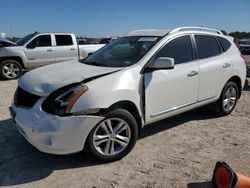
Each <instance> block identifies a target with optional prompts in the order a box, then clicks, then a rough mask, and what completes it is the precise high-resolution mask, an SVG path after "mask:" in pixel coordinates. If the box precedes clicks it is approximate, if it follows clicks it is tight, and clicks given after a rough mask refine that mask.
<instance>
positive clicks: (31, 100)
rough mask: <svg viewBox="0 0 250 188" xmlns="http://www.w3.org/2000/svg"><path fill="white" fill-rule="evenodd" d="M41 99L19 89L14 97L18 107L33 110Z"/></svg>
mask: <svg viewBox="0 0 250 188" xmlns="http://www.w3.org/2000/svg"><path fill="white" fill-rule="evenodd" d="M38 99H40V96H37V95H34V94H32V93H29V92H27V91H25V90H23V89H22V88H21V87H18V88H17V90H16V93H15V97H14V103H15V105H16V106H20V107H25V108H31V107H33V106H34V105H35V103H36V102H37V101H38Z"/></svg>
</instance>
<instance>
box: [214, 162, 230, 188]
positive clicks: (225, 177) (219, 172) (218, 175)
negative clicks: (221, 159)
mask: <svg viewBox="0 0 250 188" xmlns="http://www.w3.org/2000/svg"><path fill="white" fill-rule="evenodd" d="M215 182H216V186H217V187H218V188H228V187H229V184H230V176H229V174H228V171H227V170H226V169H225V168H223V167H220V168H218V169H216V172H215Z"/></svg>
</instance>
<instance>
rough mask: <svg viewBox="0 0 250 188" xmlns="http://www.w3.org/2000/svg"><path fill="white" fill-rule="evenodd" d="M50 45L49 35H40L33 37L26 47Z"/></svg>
mask: <svg viewBox="0 0 250 188" xmlns="http://www.w3.org/2000/svg"><path fill="white" fill-rule="evenodd" d="M47 46H51V37H50V35H40V36H38V37H36V38H35V39H33V40H32V41H31V42H30V43H29V44H28V45H27V48H35V47H47Z"/></svg>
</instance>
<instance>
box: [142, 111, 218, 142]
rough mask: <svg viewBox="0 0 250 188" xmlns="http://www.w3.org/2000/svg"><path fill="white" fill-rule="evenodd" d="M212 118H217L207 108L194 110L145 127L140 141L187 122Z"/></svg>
mask: <svg viewBox="0 0 250 188" xmlns="http://www.w3.org/2000/svg"><path fill="white" fill-rule="evenodd" d="M213 118H218V116H217V115H216V114H215V113H214V112H213V111H212V110H211V109H209V108H208V107H201V108H198V109H194V110H192V111H189V112H186V113H183V114H179V115H177V116H173V117H171V118H168V119H164V120H162V121H159V122H156V123H152V124H149V125H146V126H145V127H144V128H143V130H142V133H141V135H140V139H143V138H145V137H148V136H151V135H154V134H157V133H159V132H162V131H164V130H167V129H171V128H174V127H176V126H179V125H181V124H183V123H186V122H189V121H193V120H202V119H213Z"/></svg>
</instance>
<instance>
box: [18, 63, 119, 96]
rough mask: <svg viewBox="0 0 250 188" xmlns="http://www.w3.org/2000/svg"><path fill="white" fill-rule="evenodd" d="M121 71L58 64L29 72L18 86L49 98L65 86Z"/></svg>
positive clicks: (83, 65) (84, 65) (81, 65)
mask: <svg viewBox="0 0 250 188" xmlns="http://www.w3.org/2000/svg"><path fill="white" fill-rule="evenodd" d="M120 69H121V68H112V67H98V66H91V65H86V64H83V63H79V62H76V61H71V62H66V63H57V64H54V65H49V66H45V67H41V68H38V69H35V70H32V71H30V72H27V73H26V74H24V75H23V76H22V77H21V78H20V79H19V80H18V85H19V86H20V87H21V88H23V89H24V90H26V91H28V92H30V93H33V94H35V95H39V96H48V95H49V94H50V93H51V92H53V91H55V90H56V89H59V88H61V87H63V86H66V85H69V84H72V83H77V82H81V81H84V80H85V79H88V78H92V77H96V76H101V75H106V74H109V73H112V72H116V71H118V70H120Z"/></svg>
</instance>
